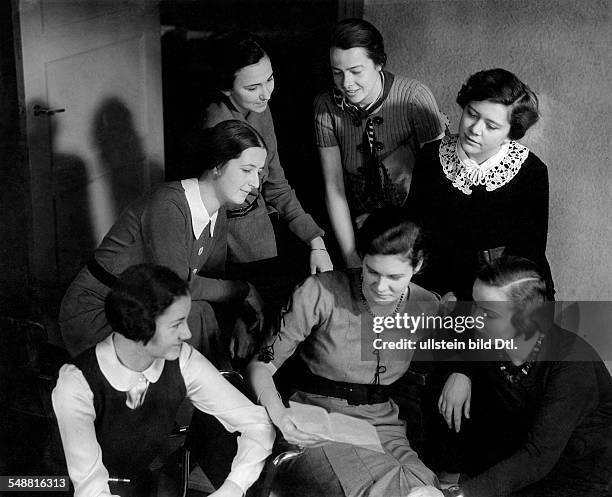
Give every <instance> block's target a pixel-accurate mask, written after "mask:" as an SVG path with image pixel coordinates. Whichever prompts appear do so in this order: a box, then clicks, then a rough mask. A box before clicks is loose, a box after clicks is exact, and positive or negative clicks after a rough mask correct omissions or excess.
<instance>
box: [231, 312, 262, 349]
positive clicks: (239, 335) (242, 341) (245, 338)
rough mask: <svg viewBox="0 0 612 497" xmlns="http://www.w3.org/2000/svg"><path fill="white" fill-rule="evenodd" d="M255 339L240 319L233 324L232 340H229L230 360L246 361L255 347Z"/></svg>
mask: <svg viewBox="0 0 612 497" xmlns="http://www.w3.org/2000/svg"><path fill="white" fill-rule="evenodd" d="M255 342H256V339H255V337H254V336H253V335H252V334H251V333H249V329H248V327H247V325H246V323H245V322H244V320H243V319H242V318H240V317H238V318H236V321H235V322H234V329H233V331H232V338H231V339H230V356H231V357H232V359H236V358H238V359H246V358H248V357H250V356H251V354H252V353H253V350H254V349H255V345H256V343H255Z"/></svg>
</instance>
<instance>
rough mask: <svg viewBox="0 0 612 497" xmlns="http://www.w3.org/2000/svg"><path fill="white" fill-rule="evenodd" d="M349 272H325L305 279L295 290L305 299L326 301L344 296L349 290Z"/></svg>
mask: <svg viewBox="0 0 612 497" xmlns="http://www.w3.org/2000/svg"><path fill="white" fill-rule="evenodd" d="M351 271H352V270H342V271H326V272H324V273H317V274H313V275H311V276H309V277H308V278H306V279H305V280H304V281H303V282H302V283H300V284H299V285H298V286H297V287H296V289H298V290H300V293H302V294H303V295H304V296H306V297H307V298H314V297H315V296H316V297H317V298H319V299H321V298H323V299H326V298H328V297H330V298H335V297H336V296H341V295H344V294H345V293H346V292H348V291H349V290H350V285H351Z"/></svg>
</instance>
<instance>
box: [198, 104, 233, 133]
mask: <svg viewBox="0 0 612 497" xmlns="http://www.w3.org/2000/svg"><path fill="white" fill-rule="evenodd" d="M230 119H237V117H236V116H235V113H233V112H232V110H231V109H230V108H229V107H228V106H227V104H226V103H225V102H223V101H218V102H211V103H210V104H209V105H208V107H206V109H205V111H204V127H205V128H211V127H213V126H215V125H216V124H219V123H220V122H223V121H228V120H230Z"/></svg>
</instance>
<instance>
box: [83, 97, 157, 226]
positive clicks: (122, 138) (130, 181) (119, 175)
mask: <svg viewBox="0 0 612 497" xmlns="http://www.w3.org/2000/svg"><path fill="white" fill-rule="evenodd" d="M92 142H93V145H94V148H95V149H96V152H97V154H98V160H99V164H100V170H101V171H104V172H105V174H106V175H107V179H106V182H107V184H108V188H109V190H110V199H109V200H110V202H111V206H112V210H113V211H114V212H115V217H116V216H117V215H119V214H120V213H121V212H122V211H123V209H125V208H126V207H127V205H128V204H129V203H130V202H132V200H134V199H136V198H137V197H138V196H139V195H140V194H141V193H142V191H143V187H144V184H145V181H144V171H145V164H146V157H145V153H144V148H143V146H142V140H141V138H140V137H139V136H138V133H137V132H136V130H135V128H134V120H133V118H132V113H131V111H130V110H129V109H128V107H127V106H126V105H125V104H124V103H123V102H122V101H121V99H119V98H116V97H111V98H107V99H106V100H104V101H102V103H101V104H100V105H99V107H98V108H97V109H96V111H95V114H94V119H93V126H92Z"/></svg>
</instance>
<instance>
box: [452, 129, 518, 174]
mask: <svg viewBox="0 0 612 497" xmlns="http://www.w3.org/2000/svg"><path fill="white" fill-rule="evenodd" d="M457 138H459V137H457ZM509 147H510V143H509V142H506V143H504V144H503V145H502V146H501V147H500V148H499V150H498V151H497V152H495V154H493V155H492V156H491V157H489V158H488V159H487V160H486V161H484V162H483V163H482V164H478V162H476V161H475V160H472V159H470V158H469V157H468V155H467V154H466V153H465V150H463V147H462V146H461V142H460V141H459V139H457V145H455V148H456V150H457V155H458V156H459V161H460V162H461V163H462V164H463V165H464V166H465V167H468V168H475V169H479V170H480V171H484V172H486V171H488V170H489V169H491V168H492V167H493V166H495V165H496V164H498V163H499V162H501V160H502V159H503V158H504V157H505V156H506V154H507V153H508V148H509Z"/></svg>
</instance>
